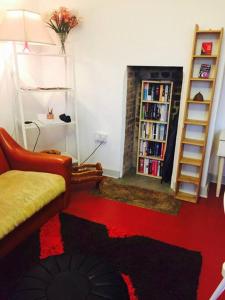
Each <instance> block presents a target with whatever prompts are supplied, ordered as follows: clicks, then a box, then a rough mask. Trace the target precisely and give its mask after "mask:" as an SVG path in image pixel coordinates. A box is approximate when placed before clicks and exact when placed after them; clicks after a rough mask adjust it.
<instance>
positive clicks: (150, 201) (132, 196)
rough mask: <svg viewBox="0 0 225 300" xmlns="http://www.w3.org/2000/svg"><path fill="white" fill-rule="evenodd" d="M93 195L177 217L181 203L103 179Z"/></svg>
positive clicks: (162, 194) (155, 192)
mask: <svg viewBox="0 0 225 300" xmlns="http://www.w3.org/2000/svg"><path fill="white" fill-rule="evenodd" d="M94 193H95V194H97V195H99V196H103V197H106V198H109V199H114V200H118V201H121V202H125V203H127V204H131V205H135V206H139V207H143V208H147V209H152V210H156V211H159V212H163V213H168V214H171V215H177V214H178V213H179V209H180V207H181V202H180V201H179V200H176V199H175V198H174V197H173V195H170V194H168V193H164V192H159V191H154V190H149V189H144V188H140V187H136V186H132V185H125V184H121V183H119V182H118V181H117V180H115V179H111V178H107V177H106V178H105V179H104V180H103V181H102V182H101V183H100V185H99V191H94Z"/></svg>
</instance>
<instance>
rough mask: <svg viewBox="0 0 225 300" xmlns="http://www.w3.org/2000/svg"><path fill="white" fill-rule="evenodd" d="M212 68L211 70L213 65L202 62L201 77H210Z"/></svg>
mask: <svg viewBox="0 0 225 300" xmlns="http://www.w3.org/2000/svg"><path fill="white" fill-rule="evenodd" d="M210 70H211V65H209V64H201V67H200V70H199V77H200V78H209V73H210Z"/></svg>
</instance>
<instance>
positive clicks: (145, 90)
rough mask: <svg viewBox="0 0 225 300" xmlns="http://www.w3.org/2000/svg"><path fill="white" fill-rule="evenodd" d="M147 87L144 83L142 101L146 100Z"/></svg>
mask: <svg viewBox="0 0 225 300" xmlns="http://www.w3.org/2000/svg"><path fill="white" fill-rule="evenodd" d="M148 86H149V84H148V83H147V82H146V83H144V90H143V100H144V101H145V100H148Z"/></svg>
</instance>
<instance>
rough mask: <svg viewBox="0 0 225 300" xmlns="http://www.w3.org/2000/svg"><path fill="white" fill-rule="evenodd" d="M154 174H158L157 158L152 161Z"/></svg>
mask: <svg viewBox="0 0 225 300" xmlns="http://www.w3.org/2000/svg"><path fill="white" fill-rule="evenodd" d="M152 175H153V176H157V161H156V160H153V161H152Z"/></svg>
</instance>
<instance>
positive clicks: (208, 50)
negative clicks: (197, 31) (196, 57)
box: [201, 42, 212, 55]
mask: <svg viewBox="0 0 225 300" xmlns="http://www.w3.org/2000/svg"><path fill="white" fill-rule="evenodd" d="M201 54H202V55H211V54H212V42H204V43H202V48H201Z"/></svg>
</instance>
